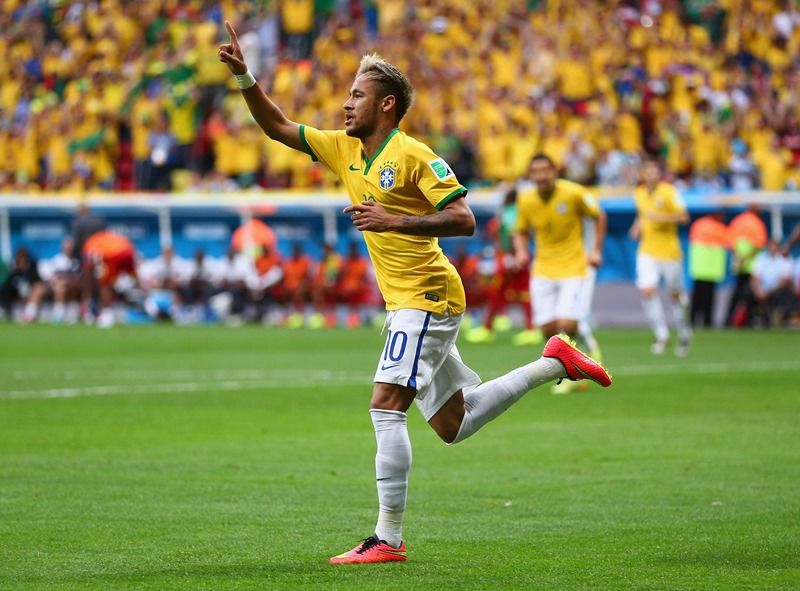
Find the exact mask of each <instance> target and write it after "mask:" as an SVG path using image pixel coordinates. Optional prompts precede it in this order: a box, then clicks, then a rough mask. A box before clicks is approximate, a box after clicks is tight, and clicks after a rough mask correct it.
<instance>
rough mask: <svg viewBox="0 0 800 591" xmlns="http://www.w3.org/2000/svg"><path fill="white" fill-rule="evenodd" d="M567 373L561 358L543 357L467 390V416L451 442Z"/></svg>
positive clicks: (470, 432) (463, 438)
mask: <svg viewBox="0 0 800 591" xmlns="http://www.w3.org/2000/svg"><path fill="white" fill-rule="evenodd" d="M566 375H567V372H566V370H565V369H564V365H563V364H562V363H561V362H560V361H559V360H558V359H552V358H550V357H541V358H539V359H537V360H536V361H534V362H533V363H529V364H528V365H524V366H522V367H519V368H517V369H515V370H512V371H510V372H508V373H507V374H506V375H504V376H500V377H499V378H495V379H494V380H490V381H488V382H484V383H483V384H480V385H479V386H477V387H476V388H474V389H473V390H471V391H469V392H466V393H465V394H464V419H463V420H462V421H461V428H460V429H459V430H458V434H457V435H456V438H455V439H454V440H453V441H452V442H451V445H452V444H455V443H459V442H460V441H464V440H465V439H466V438H467V437H469V436H470V435H472V434H474V433H476V432H477V431H478V430H479V429H480V428H481V427H483V426H484V425H485V424H486V423H488V422H489V421H491V420H493V419H496V418H497V417H499V416H500V415H501V414H503V412H505V410H506V409H507V408H509V407H510V406H511V405H512V404H514V403H515V402H516V401H517V400H519V399H520V398H522V396H523V394H525V393H526V392H528V391H529V390H532V389H533V388H535V387H536V386H541V385H542V384H545V383H547V382H549V381H551V380H555V379H557V378H563V377H566Z"/></svg>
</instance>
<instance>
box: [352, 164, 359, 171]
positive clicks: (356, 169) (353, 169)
mask: <svg viewBox="0 0 800 591" xmlns="http://www.w3.org/2000/svg"><path fill="white" fill-rule="evenodd" d="M350 170H352V171H353V172H358V171H359V170H361V169H360V168H353V165H352V164H351V165H350Z"/></svg>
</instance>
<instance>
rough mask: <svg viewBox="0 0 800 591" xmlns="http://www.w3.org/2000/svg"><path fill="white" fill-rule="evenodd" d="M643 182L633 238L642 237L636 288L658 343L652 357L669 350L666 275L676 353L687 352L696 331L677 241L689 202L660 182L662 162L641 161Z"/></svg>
mask: <svg viewBox="0 0 800 591" xmlns="http://www.w3.org/2000/svg"><path fill="white" fill-rule="evenodd" d="M641 179H642V184H641V185H640V186H638V187H637V188H636V190H635V191H634V193H633V198H634V200H635V201H636V219H635V220H634V222H633V226H631V229H630V236H631V238H633V239H634V240H639V251H638V252H637V254H636V286H637V287H638V288H639V290H640V292H641V294H642V302H643V304H644V310H645V314H646V315H647V320H648V322H649V323H650V327H651V328H652V330H653V335H654V337H655V341H654V342H653V345H652V346H651V347H650V350H651V351H652V352H653V354H654V355H661V354H663V353H664V351H665V350H666V348H667V343H668V341H669V328H668V327H667V321H666V318H665V315H664V308H663V306H662V305H661V300H660V298H659V295H658V287H659V284H660V282H661V280H662V279H663V281H664V285H665V287H666V288H667V290H668V291H669V296H670V299H671V301H672V315H673V318H674V321H675V327H676V330H677V333H678V344H677V346H676V348H675V354H676V355H677V356H678V357H685V356H686V355H687V354H688V353H689V345H690V344H691V339H692V333H691V329H690V327H689V318H688V314H687V310H688V304H689V298H688V297H687V295H686V290H685V286H684V279H683V251H682V250H681V243H680V240H679V239H678V226H679V225H680V224H686V223H687V222H688V221H689V214H688V213H687V212H686V205H684V203H683V199H681V196H680V194H679V193H678V190H677V189H676V188H675V186H674V185H671V184H669V183H667V182H664V181H662V180H661V167H660V165H659V162H658V160H655V159H652V158H649V159H647V160H645V161H644V163H643V164H642V170H641Z"/></svg>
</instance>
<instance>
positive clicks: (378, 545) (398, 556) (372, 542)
mask: <svg viewBox="0 0 800 591" xmlns="http://www.w3.org/2000/svg"><path fill="white" fill-rule="evenodd" d="M405 559H406V543H405V542H402V543H401V544H400V547H399V548H395V547H394V546H390V545H389V544H387V543H386V542H384V541H383V540H379V539H378V537H377V536H375V535H372V536H370V537H368V538H367V539H365V540H362V541H361V543H360V544H359V545H358V546H356V547H355V548H353V549H352V550H350V551H349V552H345V553H344V554H339V555H338V556H334V557H333V558H331V564H368V563H372V562H402V561H403V560H405Z"/></svg>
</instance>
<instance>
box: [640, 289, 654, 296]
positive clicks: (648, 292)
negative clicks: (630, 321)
mask: <svg viewBox="0 0 800 591" xmlns="http://www.w3.org/2000/svg"><path fill="white" fill-rule="evenodd" d="M641 292H642V297H643V298H652V297H653V296H654V295H656V290H655V288H654V287H645V288H643V289H642V290H641Z"/></svg>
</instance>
